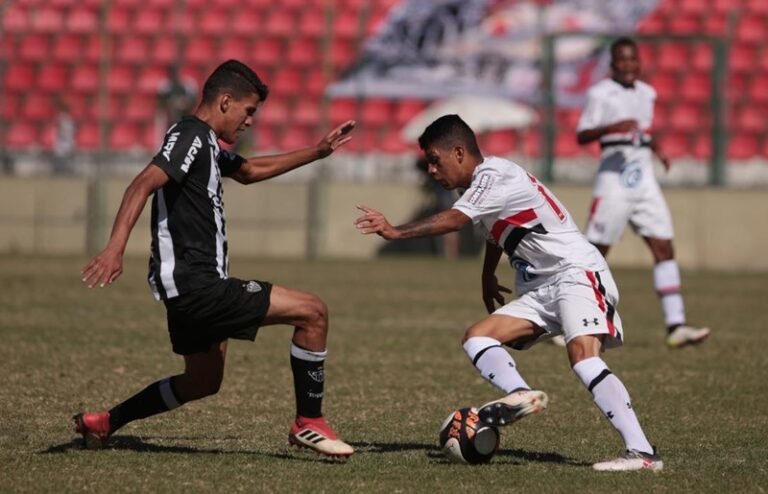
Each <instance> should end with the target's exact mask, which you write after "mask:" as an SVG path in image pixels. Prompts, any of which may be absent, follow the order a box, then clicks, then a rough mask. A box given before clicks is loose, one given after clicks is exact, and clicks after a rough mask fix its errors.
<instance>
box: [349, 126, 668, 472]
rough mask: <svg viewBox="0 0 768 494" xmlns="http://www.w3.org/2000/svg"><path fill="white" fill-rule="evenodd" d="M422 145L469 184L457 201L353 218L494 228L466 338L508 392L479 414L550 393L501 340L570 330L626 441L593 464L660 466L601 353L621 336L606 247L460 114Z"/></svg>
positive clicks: (507, 415) (529, 404)
mask: <svg viewBox="0 0 768 494" xmlns="http://www.w3.org/2000/svg"><path fill="white" fill-rule="evenodd" d="M419 146H420V147H421V149H422V150H423V151H424V154H425V156H426V158H427V161H428V164H429V168H428V172H429V174H430V176H432V178H433V179H435V180H436V181H437V182H438V183H439V184H440V185H442V186H443V187H445V188H446V189H449V190H451V189H466V190H465V191H464V192H463V194H462V196H461V198H460V199H459V200H458V201H456V203H455V204H454V205H453V207H452V208H451V209H447V210H445V211H442V212H440V213H437V214H435V215H434V216H430V217H428V218H424V219H421V220H417V221H413V222H411V223H408V224H405V225H401V226H397V227H395V226H392V225H391V224H390V223H389V222H388V221H387V219H386V218H385V217H384V215H382V214H381V213H380V212H378V211H376V210H374V209H371V208H369V207H366V206H358V208H359V209H360V210H362V211H363V212H364V214H363V215H362V216H360V217H359V218H358V219H357V220H355V224H356V226H357V228H358V229H359V231H360V232H361V233H363V234H372V233H376V234H378V235H380V236H381V237H383V238H385V239H387V240H395V239H405V238H414V237H423V236H430V235H441V234H444V233H447V232H453V231H457V230H459V229H460V228H461V227H462V226H464V225H465V224H467V223H468V222H470V221H471V222H473V223H475V224H478V225H480V226H481V227H482V228H483V230H485V232H486V233H487V242H486V250H485V261H484V263H483V270H482V287H483V293H482V296H483V301H484V303H485V306H486V308H487V310H488V312H489V313H490V315H489V316H488V317H486V318H485V319H483V320H481V321H479V322H477V323H475V324H474V325H472V326H471V327H470V328H469V329H467V331H466V333H465V335H464V339H463V345H464V350H465V352H466V354H467V356H468V357H469V359H470V361H471V362H472V364H473V365H474V366H475V367H476V368H477V370H478V371H479V372H480V374H481V375H482V376H483V378H484V379H486V380H488V381H489V382H490V383H491V384H493V385H494V386H496V387H497V388H499V389H501V390H502V391H503V392H504V393H506V396H504V397H503V398H501V399H499V400H496V401H492V402H490V403H487V404H485V405H483V406H482V407H480V409H479V415H480V419H481V420H482V421H484V422H486V423H488V424H492V425H508V424H511V423H513V422H515V421H517V420H519V419H521V418H523V417H525V416H527V415H530V414H532V413H536V412H539V411H541V410H542V409H544V408H546V406H547V403H548V398H547V395H546V394H545V393H544V392H542V391H536V390H532V389H531V387H530V386H529V385H528V383H527V382H526V381H525V380H524V379H523V377H522V376H521V375H520V373H519V372H518V369H517V365H516V364H515V361H514V359H513V358H512V356H511V355H510V354H509V352H508V351H506V350H505V349H504V348H503V346H504V345H507V346H509V347H511V348H514V349H517V350H525V349H527V348H529V347H531V346H532V345H534V344H536V343H538V342H539V341H543V340H546V339H547V338H550V337H552V336H554V335H564V336H565V340H566V342H567V343H566V346H567V351H568V358H569V359H570V362H571V366H572V368H573V371H574V373H575V374H576V375H577V376H578V378H579V380H580V381H581V382H582V383H583V384H584V386H585V387H586V388H587V389H588V390H589V392H590V393H592V396H593V397H594V400H595V403H596V404H597V407H598V408H599V409H600V410H601V411H602V412H603V414H605V416H606V417H608V419H609V420H610V422H611V424H612V425H613V426H614V427H615V428H616V430H617V431H618V432H619V434H620V435H621V437H622V439H623V440H624V444H625V450H624V452H623V453H622V454H621V455H620V456H619V457H618V458H615V459H612V460H608V461H604V462H600V463H596V464H595V465H594V468H595V469H596V470H643V469H650V470H661V469H662V468H663V462H662V460H661V458H660V456H659V455H658V454H657V453H656V450H655V448H654V447H653V446H651V444H650V442H649V441H648V439H647V438H646V436H645V433H644V432H643V429H642V428H641V427H640V423H639V422H638V420H637V417H636V416H635V412H634V410H633V409H632V404H631V401H630V398H629V394H628V393H627V390H626V388H625V387H624V385H623V384H622V382H621V381H620V380H619V378H618V377H617V376H616V375H614V374H613V373H612V372H611V371H610V370H609V368H608V366H607V365H606V363H605V362H604V361H603V360H602V359H601V358H600V352H601V351H602V350H603V349H604V348H611V347H615V346H618V345H621V344H622V340H623V330H622V326H621V320H620V319H619V314H618V313H617V312H616V304H617V302H618V301H619V293H618V291H617V289H616V284H615V283H614V281H613V277H612V276H611V272H610V270H609V269H608V266H607V264H606V263H605V259H604V258H603V256H602V255H600V253H599V252H598V251H597V249H596V248H595V247H594V246H593V245H592V244H590V243H589V242H588V241H587V240H586V239H585V238H584V236H583V235H582V234H581V232H579V229H578V227H577V226H576V224H575V223H574V222H573V220H572V219H571V216H570V214H569V213H568V211H567V210H566V209H565V208H564V207H563V205H562V204H561V203H560V202H559V201H558V200H557V199H556V198H555V197H554V196H553V195H552V193H551V192H550V191H549V190H548V189H547V188H546V187H544V185H542V184H541V183H539V181H538V180H536V178H535V177H533V176H532V175H530V174H529V173H526V171H525V170H523V169H522V168H521V167H519V166H518V165H516V164H515V163H512V162H511V161H507V160H505V159H502V158H497V157H494V156H488V157H485V158H484V157H483V156H482V154H481V152H480V149H479V148H478V146H477V140H476V138H475V134H474V132H473V131H472V129H471V128H470V127H469V126H468V125H467V124H466V123H465V122H464V121H463V120H462V119H461V118H460V117H459V116H458V115H445V116H443V117H440V118H439V119H437V120H436V121H434V122H433V123H432V124H430V125H429V126H428V127H427V128H426V130H425V131H424V133H423V134H422V135H421V137H420V138H419ZM503 253H505V254H507V256H508V257H509V261H510V263H511V264H512V266H513V267H514V268H515V269H516V270H517V275H516V289H517V290H516V291H517V295H518V296H519V298H518V299H517V300H514V301H512V302H510V303H508V304H506V305H505V304H504V297H503V295H502V292H509V290H507V289H506V288H504V287H503V286H502V285H500V284H499V283H498V281H497V279H496V275H495V271H496V267H497V265H498V262H499V259H500V258H501V255H502V254H503ZM495 303H499V304H500V305H501V307H499V308H498V309H496V306H495Z"/></svg>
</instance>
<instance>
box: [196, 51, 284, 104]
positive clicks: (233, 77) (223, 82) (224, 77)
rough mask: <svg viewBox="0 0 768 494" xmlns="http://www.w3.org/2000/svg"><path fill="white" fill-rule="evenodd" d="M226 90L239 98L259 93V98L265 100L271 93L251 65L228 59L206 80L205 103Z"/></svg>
mask: <svg viewBox="0 0 768 494" xmlns="http://www.w3.org/2000/svg"><path fill="white" fill-rule="evenodd" d="M225 92H227V93H231V94H232V96H234V97H235V98H237V99H239V98H244V97H245V96H248V95H250V94H253V93H257V94H258V95H259V99H260V100H261V101H264V100H266V99H267V96H268V95H269V88H268V87H267V85H266V84H264V83H263V82H262V81H261V79H260V78H259V76H258V75H256V72H254V71H253V70H252V69H251V68H250V67H248V66H247V65H245V64H244V63H242V62H239V61H237V60H227V61H226V62H224V63H223V64H221V65H219V66H218V67H216V70H214V71H213V73H212V74H211V75H210V76H208V79H207V80H206V81H205V85H204V86H203V103H211V102H213V101H214V100H215V99H216V97H217V96H219V95H220V94H221V93H225Z"/></svg>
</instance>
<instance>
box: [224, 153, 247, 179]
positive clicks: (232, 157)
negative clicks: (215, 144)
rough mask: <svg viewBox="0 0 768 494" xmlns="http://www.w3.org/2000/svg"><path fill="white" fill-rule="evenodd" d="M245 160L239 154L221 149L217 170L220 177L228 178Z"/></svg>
mask: <svg viewBox="0 0 768 494" xmlns="http://www.w3.org/2000/svg"><path fill="white" fill-rule="evenodd" d="M243 162H245V158H243V157H242V156H240V155H239V154H235V153H232V152H230V151H227V150H226V149H222V150H221V153H219V163H218V164H219V170H221V176H222V177H228V176H230V175H232V174H233V173H235V172H236V171H237V170H239V169H240V167H241V166H242V164H243Z"/></svg>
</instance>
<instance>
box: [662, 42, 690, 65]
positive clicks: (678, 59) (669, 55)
mask: <svg viewBox="0 0 768 494" xmlns="http://www.w3.org/2000/svg"><path fill="white" fill-rule="evenodd" d="M688 57H689V54H688V46H687V45H686V44H685V43H678V42H670V43H663V44H661V45H660V46H659V49H658V55H657V58H656V60H655V62H656V64H655V66H656V67H657V68H659V69H662V70H665V71H682V70H684V69H685V67H686V62H687V61H688Z"/></svg>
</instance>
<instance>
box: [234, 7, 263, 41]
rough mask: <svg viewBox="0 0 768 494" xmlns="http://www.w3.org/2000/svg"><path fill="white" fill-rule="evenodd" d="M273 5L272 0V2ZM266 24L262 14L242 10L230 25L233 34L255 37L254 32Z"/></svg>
mask: <svg viewBox="0 0 768 494" xmlns="http://www.w3.org/2000/svg"><path fill="white" fill-rule="evenodd" d="M270 3H272V0H270ZM263 23H264V16H263V14H262V13H261V12H257V11H254V10H250V9H245V10H241V11H240V12H238V13H237V15H236V16H234V17H233V19H232V23H231V25H230V30H231V34H234V35H243V36H253V35H254V32H255V31H256V30H257V29H258V26H261V25H262V24H263Z"/></svg>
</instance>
